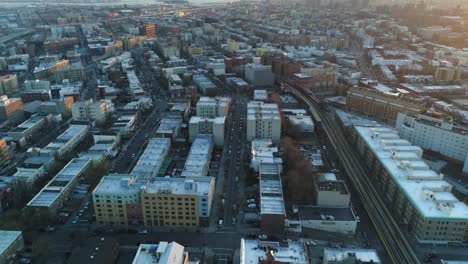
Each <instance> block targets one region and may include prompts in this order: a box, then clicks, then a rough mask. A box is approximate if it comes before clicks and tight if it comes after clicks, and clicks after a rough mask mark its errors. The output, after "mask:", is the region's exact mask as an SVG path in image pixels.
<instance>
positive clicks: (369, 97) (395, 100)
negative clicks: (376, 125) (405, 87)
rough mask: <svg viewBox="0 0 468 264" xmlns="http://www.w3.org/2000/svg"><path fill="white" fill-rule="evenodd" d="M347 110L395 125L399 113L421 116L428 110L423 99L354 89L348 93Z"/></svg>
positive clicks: (358, 88)
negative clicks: (420, 114)
mask: <svg viewBox="0 0 468 264" xmlns="http://www.w3.org/2000/svg"><path fill="white" fill-rule="evenodd" d="M346 108H347V109H348V110H351V111H355V112H359V113H362V114H365V115H368V116H370V117H374V118H378V119H381V120H383V121H385V122H388V123H395V121H396V118H397V115H398V113H399V112H404V113H409V114H419V113H422V112H423V111H424V110H425V109H426V103H425V102H424V101H423V99H422V98H418V97H413V96H411V95H409V94H400V93H395V92H382V91H379V90H375V89H369V88H362V87H353V88H351V89H349V91H348V92H347V97H346Z"/></svg>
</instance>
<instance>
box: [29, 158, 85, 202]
mask: <svg viewBox="0 0 468 264" xmlns="http://www.w3.org/2000/svg"><path fill="white" fill-rule="evenodd" d="M90 164H91V161H90V160H89V159H86V158H74V159H72V160H71V161H70V162H69V163H68V164H67V165H65V167H64V168H63V169H62V170H61V171H60V172H59V173H57V175H56V176H55V177H54V178H52V180H51V181H50V182H49V183H48V184H47V185H46V186H45V187H44V188H42V190H41V191H40V192H39V193H38V194H37V195H36V196H35V197H34V198H33V199H32V200H31V201H30V202H29V203H28V206H40V207H50V206H51V205H52V204H53V203H54V202H55V200H56V199H57V198H58V197H59V196H60V195H61V194H62V193H63V191H64V190H65V189H67V187H69V184H70V182H72V181H74V180H75V178H76V177H78V176H79V175H80V174H81V173H82V172H83V171H84V170H85V169H86V168H87V167H88V166H89V165H90Z"/></svg>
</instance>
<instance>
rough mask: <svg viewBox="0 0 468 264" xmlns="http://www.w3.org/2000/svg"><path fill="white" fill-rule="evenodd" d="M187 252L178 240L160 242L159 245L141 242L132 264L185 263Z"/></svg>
mask: <svg viewBox="0 0 468 264" xmlns="http://www.w3.org/2000/svg"><path fill="white" fill-rule="evenodd" d="M186 257H187V253H186V252H184V246H182V245H180V244H178V243H176V242H171V243H168V242H165V241H161V242H159V245H154V244H140V246H139V247H138V251H137V253H136V255H135V258H134V259H133V262H132V264H184V263H185V262H184V261H185V258H186Z"/></svg>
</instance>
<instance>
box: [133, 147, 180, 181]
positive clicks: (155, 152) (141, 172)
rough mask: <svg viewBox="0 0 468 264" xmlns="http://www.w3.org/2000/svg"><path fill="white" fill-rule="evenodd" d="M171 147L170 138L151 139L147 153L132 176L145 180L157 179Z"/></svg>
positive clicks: (139, 161) (136, 166)
mask: <svg viewBox="0 0 468 264" xmlns="http://www.w3.org/2000/svg"><path fill="white" fill-rule="evenodd" d="M170 147H171V140H170V139H169V138H151V139H149V141H148V145H147V146H146V149H145V151H144V152H143V154H141V156H140V158H139V159H138V162H137V163H136V165H135V167H133V170H132V173H131V174H132V175H135V176H137V177H139V178H145V179H150V178H152V177H156V175H157V173H158V171H159V168H160V167H161V164H162V163H163V161H164V159H165V158H166V156H167V153H168V152H169V149H170Z"/></svg>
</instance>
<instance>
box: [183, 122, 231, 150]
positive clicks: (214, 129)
mask: <svg viewBox="0 0 468 264" xmlns="http://www.w3.org/2000/svg"><path fill="white" fill-rule="evenodd" d="M225 121H226V118H225V117H215V118H204V117H199V116H192V118H190V122H189V139H190V141H191V142H193V140H194V139H195V137H196V136H197V135H199V134H212V135H213V139H214V143H215V145H216V146H218V147H222V146H223V145H224V124H225Z"/></svg>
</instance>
